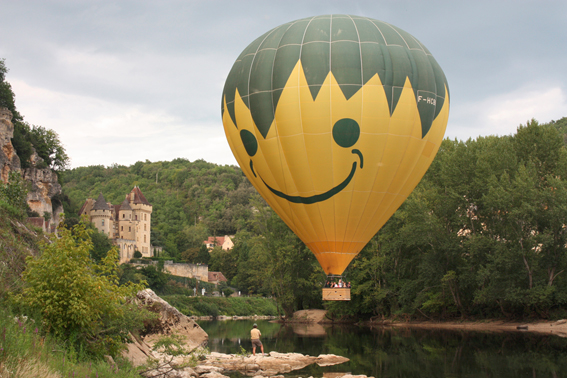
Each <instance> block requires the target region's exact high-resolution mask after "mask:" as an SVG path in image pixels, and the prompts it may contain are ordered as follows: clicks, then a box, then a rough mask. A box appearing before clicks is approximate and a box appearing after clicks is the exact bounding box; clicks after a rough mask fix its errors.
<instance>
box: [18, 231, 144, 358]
mask: <svg viewBox="0 0 567 378" xmlns="http://www.w3.org/2000/svg"><path fill="white" fill-rule="evenodd" d="M91 232H92V230H89V229H87V228H86V224H85V223H84V222H81V223H79V224H77V225H76V226H74V227H73V228H72V230H68V229H65V228H60V229H59V237H56V236H53V235H52V236H51V237H50V241H49V243H44V245H43V253H42V254H41V256H39V257H32V256H30V257H28V258H27V259H26V261H27V269H26V271H25V272H24V274H23V278H24V281H25V284H26V287H25V288H24V290H23V293H22V294H20V295H18V296H16V297H15V298H16V301H17V302H18V303H20V304H22V305H23V306H26V307H29V308H31V309H33V310H37V311H41V315H42V318H43V323H44V324H45V326H46V328H47V330H48V332H51V333H53V334H54V335H56V336H57V337H58V338H61V339H66V340H69V342H70V343H71V344H72V345H74V347H76V350H79V351H80V350H83V351H85V352H87V353H89V354H93V355H96V356H102V355H104V354H110V355H116V354H118V352H119V350H120V348H121V347H122V342H123V341H124V340H126V336H127V334H128V332H129V331H134V330H135V329H136V328H138V327H142V322H141V319H140V317H139V315H140V312H139V311H134V310H133V309H132V308H131V307H128V305H127V303H126V300H127V298H129V297H132V296H134V295H135V294H136V293H137V292H138V291H139V290H141V289H143V287H144V284H133V283H128V284H126V285H124V286H119V285H118V276H117V273H118V251H117V249H116V248H113V249H111V250H110V251H109V252H108V254H107V256H106V257H105V258H103V259H102V261H101V262H100V264H98V263H96V262H95V261H93V260H92V259H91V258H90V254H89V251H90V250H91V248H92V242H91V238H90V233H91ZM142 314H143V312H142ZM142 317H143V316H142Z"/></svg>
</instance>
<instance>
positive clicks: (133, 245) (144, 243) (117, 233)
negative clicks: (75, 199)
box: [79, 186, 152, 263]
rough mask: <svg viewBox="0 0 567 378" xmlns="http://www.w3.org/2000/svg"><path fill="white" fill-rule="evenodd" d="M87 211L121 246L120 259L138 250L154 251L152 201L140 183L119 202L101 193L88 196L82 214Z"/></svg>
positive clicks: (147, 254) (126, 258)
mask: <svg viewBox="0 0 567 378" xmlns="http://www.w3.org/2000/svg"><path fill="white" fill-rule="evenodd" d="M82 214H87V215H88V216H89V220H90V221H91V222H93V223H94V225H95V227H96V228H97V229H98V230H99V231H101V232H104V233H105V234H106V235H108V237H109V238H110V239H112V241H113V242H114V244H116V245H117V246H118V247H119V249H120V262H121V263H123V262H127V261H129V260H130V259H131V258H132V257H134V252H135V251H139V252H140V253H141V254H142V255H143V256H146V257H150V256H151V255H152V249H151V241H150V235H151V234H150V226H151V221H152V218H151V217H152V205H151V204H150V203H149V202H148V200H147V199H146V197H145V196H144V194H143V193H142V191H141V190H140V188H138V187H137V186H135V187H134V189H132V191H131V192H130V193H128V194H127V195H126V198H125V199H124V201H122V203H121V204H120V205H110V204H109V203H107V202H106V201H105V199H104V197H103V195H102V193H100V194H99V196H98V198H97V200H96V201H94V200H92V199H90V198H89V199H87V200H86V201H85V203H84V205H83V206H82V207H81V211H80V213H79V215H82Z"/></svg>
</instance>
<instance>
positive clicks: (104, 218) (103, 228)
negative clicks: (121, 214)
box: [89, 193, 113, 238]
mask: <svg viewBox="0 0 567 378" xmlns="http://www.w3.org/2000/svg"><path fill="white" fill-rule="evenodd" d="M89 217H90V219H91V222H93V223H94V225H95V227H96V228H97V230H99V231H100V232H103V233H104V234H106V235H107V236H108V237H109V238H110V237H112V235H111V234H110V231H111V230H112V229H113V225H112V211H111V210H110V206H108V204H107V203H106V201H105V200H104V197H103V195H102V193H100V194H99V195H98V198H97V200H96V201H95V203H94V205H93V208H92V210H91V211H90V214H89Z"/></svg>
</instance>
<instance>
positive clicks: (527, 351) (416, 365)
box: [199, 320, 567, 378]
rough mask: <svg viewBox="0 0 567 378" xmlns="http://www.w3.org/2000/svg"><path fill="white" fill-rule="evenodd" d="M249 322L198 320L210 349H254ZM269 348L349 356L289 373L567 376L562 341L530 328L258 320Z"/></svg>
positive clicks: (505, 377) (331, 377)
mask: <svg viewBox="0 0 567 378" xmlns="http://www.w3.org/2000/svg"><path fill="white" fill-rule="evenodd" d="M253 323H254V321H251V320H250V321H247V320H238V321H230V320H229V321H207V322H204V321H201V322H199V324H200V325H201V327H203V329H204V330H205V331H206V332H207V333H208V334H209V338H210V342H209V347H210V349H211V351H216V352H221V353H238V352H239V351H240V346H242V347H243V348H244V349H246V350H247V351H249V352H250V351H251V350H252V344H251V342H250V329H251V328H252V325H253ZM256 323H258V328H259V329H260V331H261V332H262V342H263V343H264V349H265V351H266V352H269V351H278V352H281V353H290V352H296V353H302V354H308V355H311V356H317V355H319V354H329V353H332V354H337V355H340V356H345V357H348V358H350V361H349V362H347V363H345V364H341V365H336V366H328V367H319V366H316V365H312V366H308V367H306V368H305V369H302V370H298V371H295V372H292V373H290V374H286V376H287V377H299V376H301V377H308V376H311V375H312V376H314V377H322V376H324V377H328V378H334V377H336V374H334V373H337V372H342V373H344V372H350V373H351V374H355V375H356V374H365V375H368V376H374V377H377V378H378V377H400V378H401V377H404V378H407V377H420V378H422V377H467V378H476V377H498V378H500V377H502V378H509V377H510V378H511V377H567V339H563V338H560V337H557V336H541V335H534V334H527V333H482V332H470V331H468V332H465V331H462V332H458V331H440V330H432V331H427V330H410V329H384V328H368V327H356V326H327V325H316V326H313V327H309V326H307V325H305V324H298V325H293V326H286V325H280V324H277V323H270V322H269V321H256Z"/></svg>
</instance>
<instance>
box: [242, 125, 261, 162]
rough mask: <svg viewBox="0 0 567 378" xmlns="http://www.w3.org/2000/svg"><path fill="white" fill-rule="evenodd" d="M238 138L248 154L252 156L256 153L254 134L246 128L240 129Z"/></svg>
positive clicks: (256, 145)
mask: <svg viewBox="0 0 567 378" xmlns="http://www.w3.org/2000/svg"><path fill="white" fill-rule="evenodd" d="M240 139H242V144H243V145H244V148H245V149H246V153H248V156H250V157H252V156H254V155H256V152H257V151H258V141H257V140H256V137H255V136H254V134H252V133H251V132H250V131H248V130H242V131H240Z"/></svg>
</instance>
